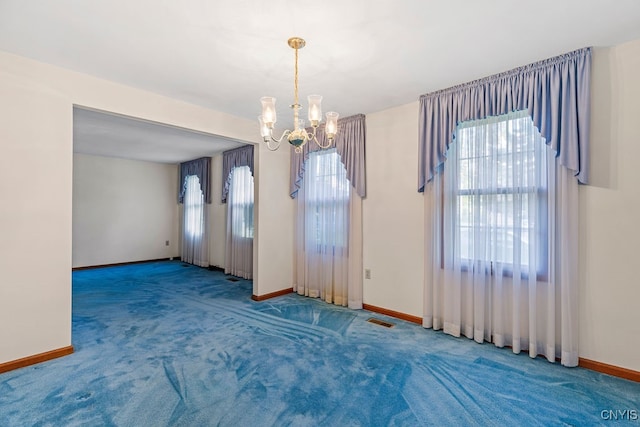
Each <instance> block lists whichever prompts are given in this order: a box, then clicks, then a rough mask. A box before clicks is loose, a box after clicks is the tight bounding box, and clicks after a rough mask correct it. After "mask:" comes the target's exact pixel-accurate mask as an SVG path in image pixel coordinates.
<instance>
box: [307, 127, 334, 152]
mask: <svg viewBox="0 0 640 427" xmlns="http://www.w3.org/2000/svg"><path fill="white" fill-rule="evenodd" d="M308 136H309V139H313V142H315V143H316V144H317V145H318V147H320V148H322V149H323V150H324V149H325V148H329V147H331V144H333V139H329V142H328V143H327V144H326V145H322V144H321V143H320V141H318V138H317V137H316V128H315V127H314V128H313V133H309V135H308ZM327 139H328V138H327Z"/></svg>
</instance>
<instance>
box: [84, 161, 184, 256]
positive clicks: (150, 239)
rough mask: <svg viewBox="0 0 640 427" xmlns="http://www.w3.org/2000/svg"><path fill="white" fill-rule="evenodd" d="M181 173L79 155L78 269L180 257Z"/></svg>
mask: <svg viewBox="0 0 640 427" xmlns="http://www.w3.org/2000/svg"><path fill="white" fill-rule="evenodd" d="M177 174H178V166H176V165H171V164H163V163H151V162H141V161H134V160H124V159H118V158H112V157H97V156H89V155H86V154H77V153H76V154H74V156H73V245H72V248H73V252H72V253H73V266H74V267H85V266H92V265H104V264H115V263H119V262H130V261H144V260H151V259H159V258H169V257H178V256H179V255H180V244H179V242H178V240H177V238H178V206H177V201H176V199H177V196H176V194H177V185H178V184H177V182H178V175H177ZM166 241H169V246H166V245H165V243H166Z"/></svg>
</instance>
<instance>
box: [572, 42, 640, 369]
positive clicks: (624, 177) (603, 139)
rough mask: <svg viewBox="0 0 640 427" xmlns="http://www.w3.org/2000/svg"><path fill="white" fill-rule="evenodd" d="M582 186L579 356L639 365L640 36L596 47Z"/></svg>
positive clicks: (628, 365)
mask: <svg viewBox="0 0 640 427" xmlns="http://www.w3.org/2000/svg"><path fill="white" fill-rule="evenodd" d="M593 59H594V62H593V69H592V71H593V77H592V78H593V92H592V110H591V111H592V132H591V144H592V145H591V163H590V165H591V177H590V185H588V186H581V187H580V247H581V252H580V273H581V275H580V284H581V288H580V344H579V348H580V357H584V358H587V359H591V360H596V361H600V362H605V363H609V364H612V365H615V366H621V367H625V368H628V369H633V370H636V371H640V307H639V304H640V280H638V277H639V274H638V271H637V266H636V265H635V263H636V260H635V256H636V255H637V254H638V242H640V227H639V224H640V223H639V221H640V166H639V164H638V159H640V138H639V132H638V118H639V117H640V40H636V41H634V42H630V43H626V44H623V45H620V46H616V47H614V48H611V49H596V50H595V52H594V57H593Z"/></svg>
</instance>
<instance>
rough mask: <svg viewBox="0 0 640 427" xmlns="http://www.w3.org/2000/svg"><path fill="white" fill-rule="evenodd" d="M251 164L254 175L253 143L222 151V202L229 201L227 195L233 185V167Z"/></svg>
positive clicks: (250, 167)
mask: <svg viewBox="0 0 640 427" xmlns="http://www.w3.org/2000/svg"><path fill="white" fill-rule="evenodd" d="M241 166H249V170H250V171H251V176H253V145H245V146H244V147H240V148H234V149H233V150H228V151H225V152H224V153H222V203H227V195H228V194H229V187H230V186H231V171H232V170H233V168H236V167H241Z"/></svg>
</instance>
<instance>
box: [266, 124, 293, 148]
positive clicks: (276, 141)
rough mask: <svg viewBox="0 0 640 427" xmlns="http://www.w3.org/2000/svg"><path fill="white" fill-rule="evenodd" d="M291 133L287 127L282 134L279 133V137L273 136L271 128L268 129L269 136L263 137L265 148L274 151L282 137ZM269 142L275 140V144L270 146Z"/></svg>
mask: <svg viewBox="0 0 640 427" xmlns="http://www.w3.org/2000/svg"><path fill="white" fill-rule="evenodd" d="M290 133H291V131H290V130H289V129H287V130H285V131H284V132H283V133H282V135H280V138H274V137H273V129H270V130H269V136H268V137H265V138H264V142H266V143H267V148H268V149H269V150H271V151H276V150H277V149H278V147H280V143H281V142H282V140H283V139H285V138H286V137H287V136H289V134H290ZM271 142H275V143H276V145H275V146H274V147H273V148H272V146H271Z"/></svg>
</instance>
